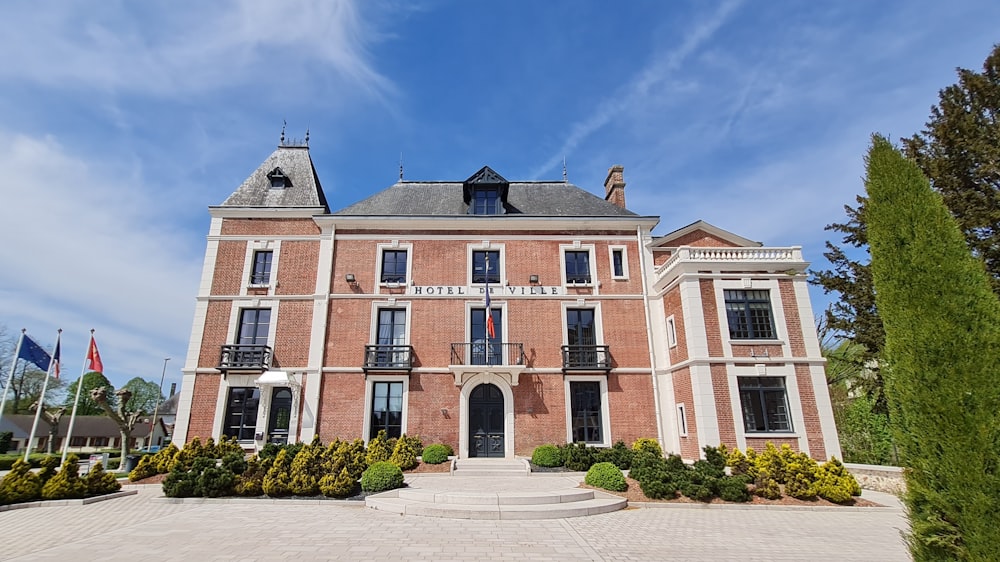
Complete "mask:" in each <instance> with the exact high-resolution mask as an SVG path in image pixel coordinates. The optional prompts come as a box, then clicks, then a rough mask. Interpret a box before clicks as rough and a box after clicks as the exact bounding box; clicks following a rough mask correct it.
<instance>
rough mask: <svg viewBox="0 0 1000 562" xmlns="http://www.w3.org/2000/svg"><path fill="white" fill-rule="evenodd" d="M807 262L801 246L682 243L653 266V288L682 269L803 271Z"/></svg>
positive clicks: (692, 270)
mask: <svg viewBox="0 0 1000 562" xmlns="http://www.w3.org/2000/svg"><path fill="white" fill-rule="evenodd" d="M808 266H809V263H808V262H806V261H805V259H803V257H802V247H801V246H787V247H770V248H768V247H762V246H753V247H745V248H730V247H726V248H707V247H695V246H681V247H679V248H677V251H675V252H674V254H673V255H672V256H670V258H669V259H668V260H667V261H666V262H664V263H663V264H662V265H660V266H659V267H657V268H656V271H655V273H654V275H655V276H656V281H655V285H654V290H660V289H662V288H664V287H666V286H667V285H668V284H669V283H670V282H672V281H673V280H674V279H676V278H677V277H678V276H679V275H682V274H684V273H696V272H699V271H713V272H732V273H741V274H744V273H756V272H761V273H787V274H804V273H805V271H806V268H807V267H808Z"/></svg>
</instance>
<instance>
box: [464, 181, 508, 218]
mask: <svg viewBox="0 0 1000 562" xmlns="http://www.w3.org/2000/svg"><path fill="white" fill-rule="evenodd" d="M469 213H471V214H473V215H500V214H503V205H502V204H501V202H500V190H499V189H497V188H496V187H478V188H476V189H474V190H473V191H472V202H471V203H470V204H469Z"/></svg>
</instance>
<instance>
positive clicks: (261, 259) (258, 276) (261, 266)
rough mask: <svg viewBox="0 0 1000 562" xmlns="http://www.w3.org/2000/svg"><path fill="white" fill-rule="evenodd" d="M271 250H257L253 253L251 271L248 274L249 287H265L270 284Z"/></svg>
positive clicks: (272, 254)
mask: <svg viewBox="0 0 1000 562" xmlns="http://www.w3.org/2000/svg"><path fill="white" fill-rule="evenodd" d="M273 256H274V252H272V251H271V250H257V251H255V252H254V253H253V271H252V272H251V273H250V284H251V285H267V284H268V283H270V282H271V258H272V257H273Z"/></svg>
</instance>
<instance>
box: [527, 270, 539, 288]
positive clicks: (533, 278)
mask: <svg viewBox="0 0 1000 562" xmlns="http://www.w3.org/2000/svg"><path fill="white" fill-rule="evenodd" d="M528 283H532V284H534V285H537V284H538V275H535V274H534V273H532V274H531V275H529V276H528Z"/></svg>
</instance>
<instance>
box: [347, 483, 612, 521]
mask: <svg viewBox="0 0 1000 562" xmlns="http://www.w3.org/2000/svg"><path fill="white" fill-rule="evenodd" d="M365 505H366V506H367V507H368V508H370V509H375V510H378V511H388V512H390V513H398V514H400V515H417V516H422V517H441V518H448V519H562V518H565V517H584V516H587V515H596V514H599V513H609V512H612V511H617V510H619V509H622V508H624V507H625V506H626V505H628V502H627V501H626V500H625V498H621V497H618V496H614V495H611V494H605V493H602V492H596V493H595V492H594V491H593V490H583V489H578V488H572V489H568V490H555V491H550V492H483V493H475V492H441V491H433V490H418V489H411V490H407V489H400V490H392V491H389V492H384V493H382V494H377V495H374V496H369V497H367V498H365Z"/></svg>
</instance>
